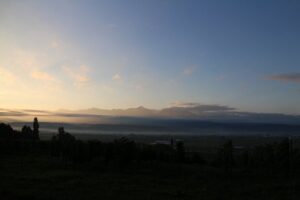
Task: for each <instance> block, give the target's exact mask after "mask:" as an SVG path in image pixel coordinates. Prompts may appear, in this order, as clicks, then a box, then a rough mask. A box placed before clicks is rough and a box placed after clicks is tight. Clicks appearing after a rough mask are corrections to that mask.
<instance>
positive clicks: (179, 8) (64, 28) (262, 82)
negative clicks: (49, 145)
mask: <svg viewBox="0 0 300 200" xmlns="http://www.w3.org/2000/svg"><path fill="white" fill-rule="evenodd" d="M299 10H300V2H299V1H297V0H282V1H277V0H264V1H261V0H253V1H246V0H239V1H234V0H227V1H221V0H220V1H216V0H207V1H200V0H195V1H193V0H187V1H183V0H170V1H168V0H160V1H158V0H151V1H150V0H142V1H141V0H119V1H118V0H110V1H105V0H99V1H98V0H81V1H76V0H51V1H46V0H26V1H21V0H2V1H1V2H0V105H1V108H9V109H13V108H17V109H45V110H56V109H86V108H91V107H97V108H103V109H112V108H122V109H125V108H130V107H137V106H145V107H148V108H153V109H162V108H165V107H169V106H174V105H181V104H184V105H186V104H197V105H200V104H204V105H220V106H228V107H231V108H235V109H236V110H239V111H246V112H263V113H283V114H300V106H299V102H300V12H299Z"/></svg>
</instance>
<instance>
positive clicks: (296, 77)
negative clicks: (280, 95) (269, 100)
mask: <svg viewBox="0 0 300 200" xmlns="http://www.w3.org/2000/svg"><path fill="white" fill-rule="evenodd" d="M266 79H268V80H275V81H283V82H291V83H300V73H298V72H296V73H286V74H276V75H272V76H268V77H266Z"/></svg>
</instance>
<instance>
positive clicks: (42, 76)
mask: <svg viewBox="0 0 300 200" xmlns="http://www.w3.org/2000/svg"><path fill="white" fill-rule="evenodd" d="M30 75H31V77H32V78H34V79H36V80H41V81H56V79H55V78H54V77H53V76H52V75H50V74H48V73H46V72H42V71H37V70H35V71H32V72H31V74H30Z"/></svg>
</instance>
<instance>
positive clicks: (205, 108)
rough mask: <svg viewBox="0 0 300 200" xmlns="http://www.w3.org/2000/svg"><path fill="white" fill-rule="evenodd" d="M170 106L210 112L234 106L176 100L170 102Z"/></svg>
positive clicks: (227, 109) (225, 109) (230, 109)
mask: <svg viewBox="0 0 300 200" xmlns="http://www.w3.org/2000/svg"><path fill="white" fill-rule="evenodd" d="M170 106H171V108H184V109H188V110H189V109H192V110H193V111H197V112H211V111H232V110H235V108H231V107H228V106H223V105H205V104H200V103H196V102H182V101H176V102H173V103H171V104H170Z"/></svg>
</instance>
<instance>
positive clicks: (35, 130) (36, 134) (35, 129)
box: [33, 117, 40, 140]
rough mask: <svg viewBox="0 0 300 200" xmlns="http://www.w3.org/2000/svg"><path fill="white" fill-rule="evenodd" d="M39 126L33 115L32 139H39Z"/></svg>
mask: <svg viewBox="0 0 300 200" xmlns="http://www.w3.org/2000/svg"><path fill="white" fill-rule="evenodd" d="M39 128H40V125H39V122H38V119H37V118H36V117H35V118H34V120H33V137H34V139H37V140H39V139H40V135H39Z"/></svg>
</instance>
